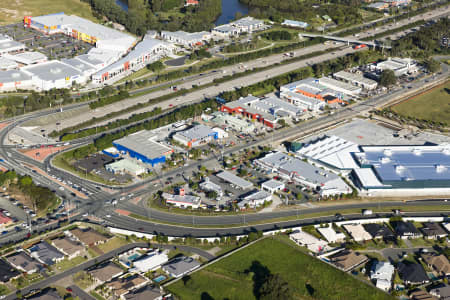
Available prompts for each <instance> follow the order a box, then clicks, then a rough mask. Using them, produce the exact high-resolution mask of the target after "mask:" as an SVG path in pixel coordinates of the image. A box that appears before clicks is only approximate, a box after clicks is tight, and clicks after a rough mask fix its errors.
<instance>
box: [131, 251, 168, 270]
mask: <svg viewBox="0 0 450 300" xmlns="http://www.w3.org/2000/svg"><path fill="white" fill-rule="evenodd" d="M168 261H169V257H168V256H167V254H165V253H157V252H154V253H150V254H146V255H145V256H143V257H141V258H139V259H137V260H135V261H134V262H133V267H134V268H135V269H136V270H137V271H139V272H140V273H147V272H149V271H154V270H157V269H159V268H161V266H162V265H163V264H165V263H166V262H168Z"/></svg>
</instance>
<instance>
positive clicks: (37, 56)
mask: <svg viewBox="0 0 450 300" xmlns="http://www.w3.org/2000/svg"><path fill="white" fill-rule="evenodd" d="M5 57H6V58H8V59H11V60H14V61H16V62H18V63H20V64H22V65H26V66H28V65H34V64H39V63H43V62H46V61H47V56H45V55H44V54H42V53H40V52H36V51H33V52H22V53H18V54H15V55H5Z"/></svg>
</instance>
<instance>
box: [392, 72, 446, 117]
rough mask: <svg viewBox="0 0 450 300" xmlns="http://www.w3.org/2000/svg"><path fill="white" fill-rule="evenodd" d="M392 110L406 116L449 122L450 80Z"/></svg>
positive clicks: (395, 106)
mask: <svg viewBox="0 0 450 300" xmlns="http://www.w3.org/2000/svg"><path fill="white" fill-rule="evenodd" d="M392 110H393V111H395V112H396V113H398V114H400V115H404V116H410V117H415V118H419V119H426V120H432V121H437V122H445V123H447V124H448V123H449V119H450V81H447V82H446V83H445V84H443V85H441V86H439V87H437V88H434V89H432V90H431V91H429V92H426V93H424V94H421V95H418V96H415V97H412V98H410V99H408V100H406V101H404V102H402V103H400V104H397V105H394V106H393V107H392Z"/></svg>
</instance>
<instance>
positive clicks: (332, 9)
mask: <svg viewBox="0 0 450 300" xmlns="http://www.w3.org/2000/svg"><path fill="white" fill-rule="evenodd" d="M240 2H242V3H244V4H246V5H248V6H249V7H250V15H252V16H254V17H257V18H264V19H270V20H272V21H275V22H282V21H283V20H284V19H295V20H301V21H304V22H309V23H311V22H312V21H313V20H314V19H316V18H317V16H319V17H320V16H323V15H328V16H330V18H331V19H332V20H333V22H334V23H336V24H337V25H343V24H352V25H353V24H358V23H360V22H361V21H362V16H361V13H360V12H359V6H360V3H359V2H357V1H356V0H345V1H329V3H326V4H324V3H317V2H316V1H313V0H305V1H298V0H285V1H272V0H240ZM352 2H356V3H352Z"/></svg>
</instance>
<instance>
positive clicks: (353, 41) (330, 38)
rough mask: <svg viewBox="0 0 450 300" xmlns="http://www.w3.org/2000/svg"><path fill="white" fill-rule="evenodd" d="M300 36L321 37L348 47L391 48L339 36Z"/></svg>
mask: <svg viewBox="0 0 450 300" xmlns="http://www.w3.org/2000/svg"><path fill="white" fill-rule="evenodd" d="M301 36H304V37H309V38H316V37H321V38H324V39H327V40H332V41H338V42H344V43H347V44H348V45H350V44H355V45H363V44H364V45H367V46H369V47H374V48H375V47H384V48H386V49H390V48H391V46H387V45H386V46H385V45H382V44H379V43H377V42H370V41H361V40H356V39H352V38H348V37H340V36H333V35H323V34H311V33H302V34H301Z"/></svg>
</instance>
